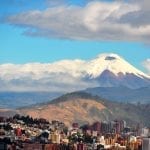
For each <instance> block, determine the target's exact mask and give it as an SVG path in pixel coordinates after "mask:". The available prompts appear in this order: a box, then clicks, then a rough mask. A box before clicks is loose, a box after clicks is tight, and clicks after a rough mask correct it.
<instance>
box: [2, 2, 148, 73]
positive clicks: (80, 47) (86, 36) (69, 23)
mask: <svg viewBox="0 0 150 150" xmlns="http://www.w3.org/2000/svg"><path fill="white" fill-rule="evenodd" d="M106 52H111V53H117V54H119V55H121V56H123V57H124V58H125V59H126V60H128V61H129V62H130V63H131V64H133V65H135V66H136V67H137V68H139V69H142V70H144V67H143V66H145V67H146V68H147V71H149V70H150V59H149V58H150V2H149V0H142V2H141V1H140V0H125V1H123V0H118V1H117V0H116V1H113V0H107V1H104V0H103V1H102V0H99V1H95V0H55V1H54V0H3V2H1V4H0V64H4V63H15V64H16V63H17V64H18V63H19V64H22V63H29V62H44V63H45V62H53V61H57V60H60V59H76V58H81V59H92V58H94V57H95V56H96V55H98V54H99V53H106ZM144 71H145V72H146V70H144Z"/></svg>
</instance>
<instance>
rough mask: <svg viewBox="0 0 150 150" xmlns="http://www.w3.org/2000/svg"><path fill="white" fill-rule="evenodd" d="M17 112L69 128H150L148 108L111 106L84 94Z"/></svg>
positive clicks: (116, 103) (148, 106) (114, 103)
mask: <svg viewBox="0 0 150 150" xmlns="http://www.w3.org/2000/svg"><path fill="white" fill-rule="evenodd" d="M18 112H19V113H21V114H24V115H31V116H32V117H44V118H46V119H48V120H60V121H63V122H65V123H66V124H68V125H69V124H71V123H73V122H79V123H80V124H83V123H92V122H94V121H111V120H114V119H123V120H126V121H127V123H129V124H133V123H140V124H144V125H147V126H150V122H149V119H148V118H149V116H150V104H138V105H135V104H129V103H119V102H112V101H108V100H105V99H102V98H100V97H98V96H92V95H91V94H88V93H85V92H74V93H69V94H66V95H63V96H61V97H59V98H57V99H54V100H53V101H50V102H47V103H42V104H39V105H35V106H32V107H25V108H21V109H19V110H18Z"/></svg>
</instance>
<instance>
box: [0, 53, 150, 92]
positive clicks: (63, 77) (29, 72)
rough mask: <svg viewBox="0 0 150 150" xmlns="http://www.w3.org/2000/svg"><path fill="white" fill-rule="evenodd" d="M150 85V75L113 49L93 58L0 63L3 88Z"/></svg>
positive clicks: (52, 89) (0, 86)
mask: <svg viewBox="0 0 150 150" xmlns="http://www.w3.org/2000/svg"><path fill="white" fill-rule="evenodd" d="M149 85H150V76H148V75H146V74H144V73H143V72H142V71H139V70H138V69H136V68H135V67H133V66H132V65H131V64H129V63H128V62H127V61H125V60H124V59H123V58H122V57H120V56H118V55H117V54H111V53H110V54H101V55H99V56H98V57H96V58H95V59H93V60H89V61H85V60H79V59H76V60H61V61H58V62H54V63H46V64H42V63H28V64H22V65H20V64H2V65H0V91H16V92H18V91H19V92H20V91H23V92H24V91H27V92H29V91H47V92H61V93H68V92H72V91H78V90H83V89H86V88H92V87H118V86H125V87H128V88H131V89H136V88H140V87H147V86H149ZM64 87H65V88H64Z"/></svg>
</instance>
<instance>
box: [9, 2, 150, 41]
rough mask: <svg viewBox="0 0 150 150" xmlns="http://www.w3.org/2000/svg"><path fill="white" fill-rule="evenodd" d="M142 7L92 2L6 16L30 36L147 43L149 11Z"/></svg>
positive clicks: (120, 3) (130, 4) (149, 22)
mask: <svg viewBox="0 0 150 150" xmlns="http://www.w3.org/2000/svg"><path fill="white" fill-rule="evenodd" d="M143 7H144V8H145V6H144V5H143V4H140V3H125V2H109V3H108V2H96V1H94V2H90V3H88V4H87V5H86V6H84V7H77V6H57V7H50V8H48V9H46V10H43V11H39V10H33V11H29V12H24V13H20V14H17V15H13V16H9V17H8V18H7V19H6V22H8V23H10V24H13V25H19V26H23V27H25V28H26V30H25V32H24V34H26V35H29V36H43V37H47V38H65V39H75V40H109V41H118V40H119V41H120V40H122V41H142V42H144V43H149V40H148V39H149V38H150V21H149V20H148V19H147V18H150V15H149V14H150V13H149V10H144V8H143ZM143 15H144V16H145V17H142V16H143Z"/></svg>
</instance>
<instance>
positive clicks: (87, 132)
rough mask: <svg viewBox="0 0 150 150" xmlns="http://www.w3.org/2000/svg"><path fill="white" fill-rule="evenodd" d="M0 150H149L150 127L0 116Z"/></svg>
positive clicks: (117, 123) (115, 122)
mask: <svg viewBox="0 0 150 150" xmlns="http://www.w3.org/2000/svg"><path fill="white" fill-rule="evenodd" d="M0 127H1V129H0V136H1V138H0V149H4V150H5V149H9V150H11V149H12V150H14V149H17V150H19V149H22V150H30V149H31V150H33V149H37V150H53V149H54V150H104V149H109V150H142V149H143V150H146V149H147V150H148V148H149V147H148V146H149V139H148V138H149V137H150V128H146V127H141V126H140V125H139V124H137V125H136V126H134V127H129V126H128V125H127V123H126V121H124V120H114V121H111V122H106V121H103V122H98V121H97V122H94V123H93V124H83V125H82V126H79V124H78V123H72V126H69V127H67V126H66V125H65V124H64V123H63V122H59V121H57V120H53V121H52V122H49V121H47V120H46V119H43V118H39V119H36V118H35V119H33V118H31V117H29V116H20V115H18V114H16V115H15V116H13V117H10V118H5V117H0Z"/></svg>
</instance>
